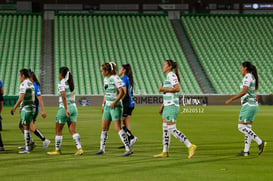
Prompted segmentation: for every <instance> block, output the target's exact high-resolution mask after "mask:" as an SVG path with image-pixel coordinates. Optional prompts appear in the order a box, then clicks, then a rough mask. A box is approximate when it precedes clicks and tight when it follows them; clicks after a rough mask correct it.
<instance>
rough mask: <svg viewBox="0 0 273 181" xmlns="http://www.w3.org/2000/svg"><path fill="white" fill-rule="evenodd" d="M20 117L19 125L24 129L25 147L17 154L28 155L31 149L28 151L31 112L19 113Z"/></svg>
mask: <svg viewBox="0 0 273 181" xmlns="http://www.w3.org/2000/svg"><path fill="white" fill-rule="evenodd" d="M20 115H21V124H22V125H23V128H24V139H25V147H24V150H23V151H19V153H30V152H31V149H30V139H31V135H30V130H29V127H30V122H31V120H32V117H33V115H32V112H26V111H24V110H22V111H21V113H20Z"/></svg>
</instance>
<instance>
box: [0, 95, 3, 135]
mask: <svg viewBox="0 0 273 181" xmlns="http://www.w3.org/2000/svg"><path fill="white" fill-rule="evenodd" d="M2 109H3V101H2V100H0V131H2V130H3V129H2V114H1V113H2Z"/></svg>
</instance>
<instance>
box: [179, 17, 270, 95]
mask: <svg viewBox="0 0 273 181" xmlns="http://www.w3.org/2000/svg"><path fill="white" fill-rule="evenodd" d="M182 24H183V25H184V27H185V29H186V32H187V34H188V36H189V39H190V41H191V43H192V45H193V47H194V50H195V52H196V54H197V56H198V58H199V60H200V62H201V64H202V66H203V67H204V69H205V71H206V73H207V75H208V77H209V79H210V80H211V82H212V84H213V86H214V87H215V89H216V91H217V93H218V94H219V93H220V94H234V93H237V92H238V91H239V85H240V83H241V81H242V76H241V74H240V65H241V63H242V62H244V61H250V62H252V63H253V64H254V65H256V66H257V69H258V74H259V76H260V77H259V78H260V87H259V90H258V93H261V94H268V93H270V91H272V87H273V82H272V74H273V70H272V67H273V61H272V60H273V54H272V52H273V36H272V29H273V17H272V16H270V15H267V16H257V15H255V16H254V15H248V16H247V15H244V16H243V15H233V16H231V15H217V16H216V15H183V16H182Z"/></svg>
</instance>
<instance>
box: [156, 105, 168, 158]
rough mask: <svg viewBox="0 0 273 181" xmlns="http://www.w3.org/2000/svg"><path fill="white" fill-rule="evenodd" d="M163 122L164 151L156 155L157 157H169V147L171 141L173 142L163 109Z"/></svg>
mask: <svg viewBox="0 0 273 181" xmlns="http://www.w3.org/2000/svg"><path fill="white" fill-rule="evenodd" d="M162 117H163V124H162V131H163V136H162V144H163V151H162V152H161V153H160V154H157V155H154V157H155V158H164V157H168V153H169V147H170V142H171V136H170V132H169V129H168V125H167V122H166V119H165V114H164V110H163V116H162Z"/></svg>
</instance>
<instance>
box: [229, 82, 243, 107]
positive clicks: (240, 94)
mask: <svg viewBox="0 0 273 181" xmlns="http://www.w3.org/2000/svg"><path fill="white" fill-rule="evenodd" d="M247 91H248V86H244V87H243V90H242V91H241V92H240V93H239V94H237V95H236V96H233V97H232V98H230V99H228V100H227V101H226V105H229V104H230V103H231V102H232V101H234V100H236V99H239V98H241V97H242V96H244V95H245V94H246V93H247Z"/></svg>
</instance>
